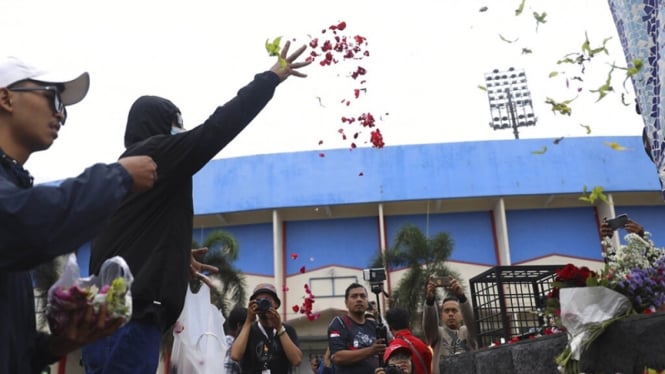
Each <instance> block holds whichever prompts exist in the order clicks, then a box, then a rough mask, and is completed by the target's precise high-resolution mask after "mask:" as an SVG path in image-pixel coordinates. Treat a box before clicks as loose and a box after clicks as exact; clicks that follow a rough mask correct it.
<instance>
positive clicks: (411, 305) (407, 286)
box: [372, 224, 461, 332]
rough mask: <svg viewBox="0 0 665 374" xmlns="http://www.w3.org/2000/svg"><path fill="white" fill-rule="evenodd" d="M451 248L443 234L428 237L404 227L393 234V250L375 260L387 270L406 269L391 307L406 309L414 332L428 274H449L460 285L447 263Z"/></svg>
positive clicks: (376, 265)
mask: <svg viewBox="0 0 665 374" xmlns="http://www.w3.org/2000/svg"><path fill="white" fill-rule="evenodd" d="M453 247H454V242H453V239H452V238H451V237H450V235H448V233H446V232H440V233H438V234H436V235H434V237H432V238H428V237H427V236H425V234H424V233H423V232H422V231H421V230H420V229H419V228H418V227H417V226H415V225H413V224H405V225H404V226H402V227H401V228H400V229H399V230H398V231H397V233H396V234H395V240H394V243H393V245H392V247H391V248H390V249H388V250H386V252H385V254H383V255H380V256H379V257H377V258H376V259H375V260H374V263H373V265H372V266H374V267H383V266H385V268H386V270H387V271H393V270H397V269H403V268H407V269H408V270H406V272H405V273H404V274H403V276H402V278H401V280H400V282H399V284H398V285H397V287H396V288H393V290H392V295H390V306H391V307H395V306H399V307H402V308H405V309H406V310H408V311H409V313H410V315H411V318H412V321H411V326H412V329H413V330H414V331H416V332H417V331H419V330H420V322H419V321H420V308H421V306H422V304H423V302H424V298H425V286H426V284H427V280H428V278H429V277H430V275H448V276H452V277H454V278H455V279H457V280H458V281H460V282H461V279H460V275H459V273H457V272H455V271H454V270H452V269H450V268H449V267H448V265H447V264H446V261H447V260H448V258H449V257H450V255H451V254H452V252H453Z"/></svg>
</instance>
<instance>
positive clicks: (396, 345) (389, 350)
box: [383, 339, 413, 362]
mask: <svg viewBox="0 0 665 374" xmlns="http://www.w3.org/2000/svg"><path fill="white" fill-rule="evenodd" d="M399 350H406V351H407V352H409V353H410V354H411V355H412V356H413V353H412V352H411V347H409V343H407V342H405V341H404V340H402V339H393V340H392V341H391V342H390V344H388V347H386V350H385V351H384V352H383V361H384V362H388V359H389V358H390V356H391V355H392V354H393V353H395V352H397V351H399Z"/></svg>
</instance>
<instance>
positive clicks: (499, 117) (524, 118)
mask: <svg viewBox="0 0 665 374" xmlns="http://www.w3.org/2000/svg"><path fill="white" fill-rule="evenodd" d="M485 87H486V88H487V97H488V99H489V104H490V116H491V118H492V121H490V123H489V125H490V127H491V128H493V129H494V130H501V129H513V134H514V135H515V139H519V138H520V137H519V131H518V130H517V129H518V128H519V127H523V126H535V125H536V121H537V118H536V116H535V115H534V113H533V103H532V101H531V92H529V89H528V87H527V84H526V74H524V70H519V71H517V70H515V68H512V67H511V68H509V69H508V70H506V71H499V70H498V69H494V70H493V71H492V72H491V73H487V74H485Z"/></svg>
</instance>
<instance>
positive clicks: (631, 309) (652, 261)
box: [547, 232, 665, 373]
mask: <svg viewBox="0 0 665 374" xmlns="http://www.w3.org/2000/svg"><path fill="white" fill-rule="evenodd" d="M625 241H626V243H627V244H626V245H622V246H620V247H619V248H614V246H613V245H612V241H611V240H610V239H609V238H605V239H604V240H603V246H604V247H605V249H606V250H605V252H604V253H603V256H604V258H605V267H604V268H603V269H602V271H600V272H598V273H596V272H593V271H591V270H589V269H588V268H586V267H582V268H578V267H576V266H575V265H573V264H568V265H566V266H565V267H564V268H562V269H559V270H558V271H557V276H556V278H555V279H554V282H553V284H552V285H553V289H552V292H550V294H549V295H548V301H547V311H548V312H549V313H550V314H553V315H554V316H555V318H556V321H557V325H559V326H562V327H563V328H565V329H566V330H567V332H568V345H567V346H566V348H565V350H564V351H563V352H562V353H561V354H560V355H559V356H558V357H557V359H556V360H557V364H559V369H560V371H562V372H564V373H578V372H579V369H578V367H577V363H578V361H579V359H580V356H581V354H582V352H583V351H584V349H586V348H587V347H588V346H589V345H590V344H591V343H592V342H593V341H594V340H595V339H596V338H597V337H598V336H599V335H600V334H602V332H603V331H605V329H606V328H607V327H608V326H609V325H610V324H612V323H613V322H615V321H617V320H619V319H622V318H624V317H626V316H628V315H630V314H632V313H635V312H637V313H651V312H655V311H657V310H661V309H664V308H663V307H664V306H665V251H664V250H663V249H659V248H656V247H655V246H654V244H653V242H652V241H651V240H650V238H649V233H648V232H647V233H645V234H644V237H640V236H639V235H637V234H634V233H629V234H627V235H626V236H625Z"/></svg>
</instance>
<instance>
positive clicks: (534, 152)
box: [531, 145, 547, 155]
mask: <svg viewBox="0 0 665 374" xmlns="http://www.w3.org/2000/svg"><path fill="white" fill-rule="evenodd" d="M545 152H547V146H546V145H544V146H543V147H542V148H541V149H539V150H537V151H531V153H533V154H534V155H543V154H545Z"/></svg>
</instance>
